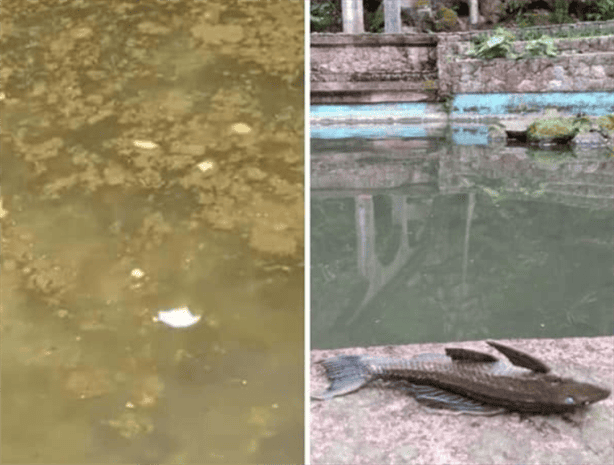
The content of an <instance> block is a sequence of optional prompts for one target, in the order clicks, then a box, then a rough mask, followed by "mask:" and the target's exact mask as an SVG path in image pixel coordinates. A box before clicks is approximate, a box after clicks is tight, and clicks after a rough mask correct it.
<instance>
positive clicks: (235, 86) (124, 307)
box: [0, 0, 304, 463]
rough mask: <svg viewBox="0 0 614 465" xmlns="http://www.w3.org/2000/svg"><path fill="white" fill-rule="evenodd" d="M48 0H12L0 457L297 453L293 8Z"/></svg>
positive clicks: (266, 456)
mask: <svg viewBox="0 0 614 465" xmlns="http://www.w3.org/2000/svg"><path fill="white" fill-rule="evenodd" d="M26 5H27V6H26ZM50 5H51V6H49V5H47V4H45V3H43V2H40V3H30V2H29V3H27V4H24V3H23V2H18V1H15V0H13V1H5V2H3V5H2V6H3V13H4V18H5V19H4V20H3V30H2V37H1V39H0V40H1V42H0V46H1V47H2V55H3V63H2V74H1V76H0V79H1V84H2V92H1V93H0V104H1V105H2V121H3V131H2V135H1V143H2V165H1V168H2V175H3V176H2V192H1V194H2V196H1V202H2V203H1V204H0V221H1V227H2V249H1V252H2V268H1V278H2V279H1V286H2V288H1V291H2V306H1V312H2V314H1V317H2V319H1V326H0V330H1V333H0V334H1V337H2V372H1V373H2V379H1V381H2V418H1V420H2V461H3V462H4V463H51V462H55V463H109V462H140V463H144V462H145V463H146V462H155V463H194V462H200V463H246V462H273V461H274V462H300V461H302V457H303V427H302V426H303V215H304V210H303V88H302V80H303V78H302V76H303V5H302V3H300V2H293V1H283V2H264V1H263V2H231V1H230V2H229V1H224V2H211V1H208V2H184V1H181V2H153V1H152V2H145V3H143V2H141V3H134V4H133V3H130V2H114V1H113V2H94V1H89V2H88V1H84V2H79V3H78V4H68V5H67V4H64V3H62V2H60V3H51V4H50ZM182 306H187V307H189V309H190V310H191V311H192V313H194V314H197V315H200V316H201V320H200V321H199V322H198V323H197V324H195V325H194V326H191V327H188V328H170V327H167V326H165V325H164V324H163V323H160V322H154V321H153V317H154V316H155V315H156V314H157V312H158V311H159V310H166V309H171V308H177V307H182Z"/></svg>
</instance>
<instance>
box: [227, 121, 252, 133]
mask: <svg viewBox="0 0 614 465" xmlns="http://www.w3.org/2000/svg"><path fill="white" fill-rule="evenodd" d="M251 130H252V128H250V127H249V126H248V125H247V124H245V123H235V124H233V125H232V132H235V133H237V134H248V133H250V132H251Z"/></svg>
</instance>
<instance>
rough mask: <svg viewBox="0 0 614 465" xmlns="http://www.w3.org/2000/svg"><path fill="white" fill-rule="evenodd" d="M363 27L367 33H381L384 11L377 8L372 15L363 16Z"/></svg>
mask: <svg viewBox="0 0 614 465" xmlns="http://www.w3.org/2000/svg"><path fill="white" fill-rule="evenodd" d="M365 17H366V21H365V23H366V24H365V26H366V29H367V31H368V32H382V31H383V30H384V9H383V8H378V9H377V10H376V11H374V12H373V13H369V12H367V13H366V14H365Z"/></svg>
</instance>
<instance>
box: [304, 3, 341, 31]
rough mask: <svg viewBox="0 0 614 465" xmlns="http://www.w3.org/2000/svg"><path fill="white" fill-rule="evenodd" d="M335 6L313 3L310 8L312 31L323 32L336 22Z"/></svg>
mask: <svg viewBox="0 0 614 465" xmlns="http://www.w3.org/2000/svg"><path fill="white" fill-rule="evenodd" d="M335 12H336V8H335V5H334V4H333V3H331V2H327V3H313V2H312V3H311V5H310V7H309V13H310V21H311V29H312V30H314V31H323V30H325V29H326V28H328V27H329V26H331V25H332V24H333V23H334V22H335Z"/></svg>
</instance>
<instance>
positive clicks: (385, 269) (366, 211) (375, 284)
mask: <svg viewBox="0 0 614 465" xmlns="http://www.w3.org/2000/svg"><path fill="white" fill-rule="evenodd" d="M389 197H390V199H391V200H392V225H393V226H400V227H401V235H400V242H399V246H398V248H397V251H396V253H395V256H394V259H393V260H392V261H391V262H390V263H389V264H388V265H383V264H382V263H381V261H380V260H379V259H378V257H377V255H376V253H375V215H374V208H373V195H369V194H359V195H357V196H355V197H354V201H355V204H356V241H357V245H358V247H357V255H358V256H357V266H358V271H359V273H360V274H361V275H363V276H364V277H365V278H367V280H368V283H369V285H368V288H367V292H366V294H365V296H364V297H363V299H362V302H361V304H360V305H359V306H358V307H357V308H356V310H355V311H354V313H353V315H351V316H350V318H349V319H348V320H347V324H351V323H352V322H353V321H354V320H355V319H356V318H357V317H358V316H359V315H360V314H361V312H362V310H363V309H364V308H365V306H366V305H368V304H369V302H370V301H371V300H372V299H373V298H374V297H375V296H376V295H377V294H378V293H379V292H380V291H381V290H382V289H383V288H384V287H385V286H386V284H387V283H388V282H390V280H392V279H394V278H395V277H396V276H397V275H398V273H399V271H400V270H401V269H402V268H404V267H405V266H406V265H407V263H408V261H409V260H411V258H412V256H413V255H414V251H415V247H411V246H410V244H409V234H408V222H409V221H410V220H412V221H416V220H420V219H423V218H426V217H427V216H428V214H429V212H430V206H431V201H429V202H428V203H427V204H426V207H425V205H422V207H423V208H420V206H419V205H415V204H409V203H408V202H407V200H408V196H406V195H392V194H391V195H389ZM424 230H425V225H424V224H423V225H422V227H421V228H420V230H419V231H417V232H416V235H415V237H414V239H415V240H417V239H419V238H420V237H421V236H422V233H423V232H424Z"/></svg>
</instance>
